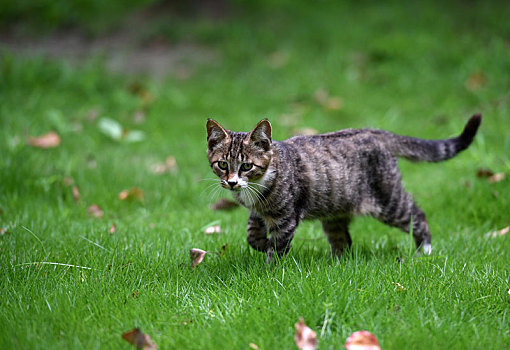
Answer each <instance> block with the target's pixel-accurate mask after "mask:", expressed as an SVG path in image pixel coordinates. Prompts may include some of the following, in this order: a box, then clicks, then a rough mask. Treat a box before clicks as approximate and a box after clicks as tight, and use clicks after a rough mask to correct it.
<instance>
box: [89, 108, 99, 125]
mask: <svg viewBox="0 0 510 350" xmlns="http://www.w3.org/2000/svg"><path fill="white" fill-rule="evenodd" d="M99 114H100V112H99V109H98V108H92V109H91V110H90V111H89V112H88V113H87V120H88V121H89V122H90V123H93V122H94V121H95V120H96V119H97V118H98V117H99Z"/></svg>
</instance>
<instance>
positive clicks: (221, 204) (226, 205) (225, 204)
mask: <svg viewBox="0 0 510 350" xmlns="http://www.w3.org/2000/svg"><path fill="white" fill-rule="evenodd" d="M238 206H239V203H237V202H235V201H233V200H230V199H226V198H220V199H218V200H217V201H216V203H214V204H211V205H210V206H209V208H211V210H232V209H234V208H237V207H238Z"/></svg>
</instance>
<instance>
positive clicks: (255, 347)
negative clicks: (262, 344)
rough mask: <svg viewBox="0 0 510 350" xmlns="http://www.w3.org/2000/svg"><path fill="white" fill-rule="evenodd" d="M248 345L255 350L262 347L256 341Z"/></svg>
mask: <svg viewBox="0 0 510 350" xmlns="http://www.w3.org/2000/svg"><path fill="white" fill-rule="evenodd" d="M248 346H249V347H250V349H253V350H259V349H260V348H259V347H258V345H257V344H255V343H250V344H248Z"/></svg>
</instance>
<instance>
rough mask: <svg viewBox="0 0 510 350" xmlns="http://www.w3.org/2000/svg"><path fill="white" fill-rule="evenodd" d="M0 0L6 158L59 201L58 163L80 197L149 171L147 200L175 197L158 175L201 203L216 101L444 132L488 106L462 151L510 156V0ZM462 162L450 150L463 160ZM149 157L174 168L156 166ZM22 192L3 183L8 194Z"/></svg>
mask: <svg viewBox="0 0 510 350" xmlns="http://www.w3.org/2000/svg"><path fill="white" fill-rule="evenodd" d="M0 9H1V11H0V126H1V128H0V136H1V139H2V142H1V143H0V147H2V150H3V151H2V153H3V154H4V157H3V159H2V161H3V164H2V166H3V168H4V170H3V171H2V174H1V175H0V176H1V177H2V178H3V183H4V186H6V187H7V189H10V190H12V189H13V188H17V189H18V190H19V189H20V188H23V189H27V190H26V191H24V190H21V191H24V192H23V195H26V196H28V197H27V198H30V196H36V197H37V196H39V195H41V196H44V198H45V200H46V201H47V200H50V201H53V200H54V201H57V202H58V201H59V199H58V198H60V197H59V196H60V192H59V191H64V193H67V192H66V191H67V190H61V189H59V186H60V185H58V186H57V185H56V184H61V183H62V181H63V179H64V178H66V177H69V178H72V179H73V181H74V182H75V183H80V189H81V191H82V197H83V196H87V197H88V198H90V199H88V200H87V201H88V203H89V204H90V203H91V202H92V201H94V202H103V203H105V204H103V205H113V206H114V207H116V208H117V207H118V205H119V204H118V203H117V201H116V199H115V196H114V195H113V196H105V194H104V193H105V190H106V191H112V192H114V193H118V192H120V191H121V190H123V189H125V188H130V187H133V186H139V187H142V186H144V187H145V190H146V195H147V196H149V197H150V196H151V195H152V197H151V198H152V199H153V200H154V201H148V202H152V203H153V204H154V206H156V207H161V204H164V203H166V205H170V204H168V201H169V200H168V199H165V198H167V197H165V196H164V195H163V194H161V193H159V192H158V191H159V189H160V188H164V189H165V190H166V191H168V192H167V194H171V196H172V198H176V199H179V198H180V199H181V201H180V202H181V203H188V204H189V205H190V207H189V208H194V206H196V205H201V206H203V205H204V204H205V202H207V200H208V199H205V202H204V199H203V196H202V199H198V198H199V197H200V196H198V195H197V194H198V193H200V192H202V190H203V187H204V186H203V184H200V183H199V180H200V179H203V178H207V177H211V174H210V169H209V167H208V164H207V160H206V158H205V148H206V144H205V121H206V118H209V117H212V118H215V119H217V120H218V121H219V122H220V123H222V124H223V125H224V126H225V127H226V128H230V129H232V130H249V129H251V128H252V127H253V126H254V125H255V124H256V123H257V122H258V121H259V120H260V119H262V118H264V117H267V118H269V119H270V121H271V122H272V123H273V129H274V131H273V132H274V138H275V139H277V140H278V139H284V138H287V137H289V136H291V135H293V134H296V133H300V134H303V133H317V132H327V131H332V130H338V129H342V128H349V127H353V128H358V127H372V128H381V129H387V130H391V131H394V132H398V133H401V134H407V135H413V136H420V137H423V138H444V137H450V136H452V135H455V134H458V133H459V131H460V130H461V129H462V127H463V125H464V124H465V122H466V121H467V119H468V118H469V117H470V116H471V115H472V114H474V113H480V112H481V113H484V115H485V116H484V125H483V127H482V131H481V135H480V136H479V137H478V138H477V142H479V145H480V146H479V147H482V148H481V149H480V152H472V153H471V155H470V157H471V158H470V159H469V160H468V159H467V158H466V160H468V161H470V162H472V163H476V164H477V166H478V167H486V168H489V169H493V170H494V172H498V171H503V170H505V169H507V168H508V156H507V155H508V154H509V149H508V148H509V147H510V146H509V144H510V135H509V132H508V129H507V127H502V126H503V125H509V121H510V117H509V116H510V113H509V106H510V74H509V73H510V21H508V18H510V3H508V2H507V1H491V2H487V1H461V0H458V1H406V2H405V3H402V2H399V1H384V2H371V1H328V0H322V1H313V2H311V1H275V0H257V1H242V0H192V1H175V0H122V1H121V0H111V1H96V0H72V1H70V0H66V1H55V0H37V1H35V0H23V1H9V0H0ZM52 133H54V134H52ZM48 134H49V136H48ZM55 135H56V136H55ZM44 137H49V141H48V140H46V139H45V138H44ZM39 138H42V140H40V139H39ZM52 138H53V139H52ZM38 142H42V143H43V144H44V142H49V145H46V146H49V147H45V146H44V145H43V146H42V147H41V146H37V145H35V146H34V145H33V144H34V143H35V144H37V143H38ZM52 142H53V143H56V144H53V145H52V144H51V143H52ZM37 148H46V149H45V150H44V151H40V150H36V149H37ZM48 148H49V150H48ZM169 157H170V158H169ZM168 162H170V163H171V164H174V166H173V169H174V170H175V169H179V171H176V170H175V171H173V172H171V171H166V170H168V169H167V168H164V167H162V166H163V165H164V164H166V163H168ZM162 164H163V165H162ZM460 164H461V163H449V165H448V166H449V167H450V168H454V169H456V171H457V172H458V173H457V174H456V175H455V176H457V177H459V178H462V176H463V175H464V174H463V170H462V165H460ZM158 166H160V171H161V172H163V173H165V172H166V173H171V174H170V176H164V177H161V176H160V177H156V178H153V177H150V176H153V175H154V171H153V170H154V169H155V168H157V167H158ZM408 166H409V165H408V164H407V163H404V164H403V168H404V170H405V169H406V168H407V167H408ZM455 167H456V168H455ZM165 169H166V170H165ZM431 169H434V170H430V171H431V172H432V173H431V176H430V177H428V178H427V179H429V180H428V181H430V183H427V182H426V181H427V180H426V179H423V178H422V177H420V176H421V174H420V172H414V173H412V174H411V175H409V176H416V177H417V178H419V179H420V183H421V184H424V185H426V184H427V185H428V187H430V186H434V183H433V181H435V180H434V176H436V175H435V174H434V171H437V172H438V174H437V176H441V175H439V174H440V172H441V171H442V169H439V168H436V167H433V168H431ZM427 171H428V170H427ZM156 173H157V172H156ZM179 175H182V176H179ZM148 176H149V177H148ZM21 179H23V182H21ZM92 179H93V180H92ZM424 181H425V182H424ZM466 181H467V180H466ZM410 182H411V185H410V186H411V187H413V180H412V178H411V180H410ZM455 183H458V181H456V182H455ZM447 185H448V184H447V183H446V184H445V186H447ZM64 187H65V186H64ZM416 187H418V188H417V189H416V190H417V191H418V192H419V191H420V190H421V189H420V186H416ZM426 188H427V186H423V189H422V190H421V191H423V192H426V194H425V193H424V194H423V195H430V194H429V193H428V192H427V189H426ZM194 191H196V192H194ZM5 193H9V192H8V191H7V192H5ZM14 193H18V192H11V193H10V194H11V195H13V194H14ZM49 193H52V195H51V196H48V194H49ZM418 194H419V195H420V193H418ZM21 197H23V196H21ZM21 197H16V196H14V197H13V198H14V199H13V198H10V197H9V196H8V195H7V197H4V200H5V201H7V202H9V206H13V209H14V208H16V204H15V203H17V200H19V201H20V203H25V201H26V200H27V198H25V199H20V198H21ZM205 197H207V196H205ZM7 198H9V199H7ZM16 198H17V199H16ZM48 198H53V199H48ZM107 198H112V199H107ZM197 201H198V202H197ZM107 203H110V204H107ZM20 205H21V204H20ZM147 205H148V204H147V202H145V206H147ZM183 205H184V208H186V205H187V204H183ZM163 207H164V206H163ZM117 209H120V208H117ZM167 209H168V208H167ZM179 210H180V209H179ZM82 212H84V210H82ZM135 212H136V210H135Z"/></svg>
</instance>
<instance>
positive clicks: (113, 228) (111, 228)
mask: <svg viewBox="0 0 510 350" xmlns="http://www.w3.org/2000/svg"><path fill="white" fill-rule="evenodd" d="M116 230H117V226H115V224H112V226H110V229H109V230H108V232H110V234H111V235H113V234H114V233H115V231H116Z"/></svg>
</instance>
